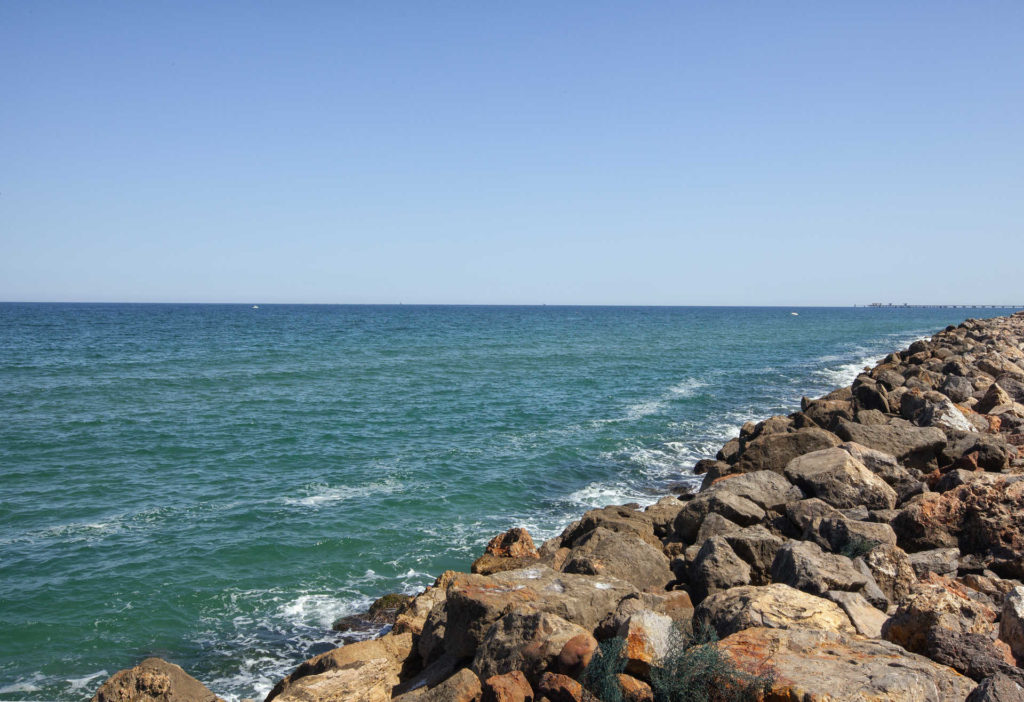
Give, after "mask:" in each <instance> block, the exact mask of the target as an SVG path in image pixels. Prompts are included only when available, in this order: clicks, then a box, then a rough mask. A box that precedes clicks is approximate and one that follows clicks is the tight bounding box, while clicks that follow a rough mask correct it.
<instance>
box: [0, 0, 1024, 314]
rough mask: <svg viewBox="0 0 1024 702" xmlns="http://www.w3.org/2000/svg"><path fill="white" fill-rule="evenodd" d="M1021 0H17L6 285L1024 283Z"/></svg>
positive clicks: (144, 294)
mask: <svg viewBox="0 0 1024 702" xmlns="http://www.w3.org/2000/svg"><path fill="white" fill-rule="evenodd" d="M1021 37H1024V3H1021V2H1019V0H1014V1H1013V2H985V1H982V2H968V1H965V2H956V3H954V2H943V1H940V0H931V1H929V2H892V1H891V0H885V1H882V2H871V1H858V2H847V3H835V2H820V1H814V2H812V1H808V2H800V1H796V0H794V1H788V2H715V3H708V2H668V3H663V2H656V1H653V0H652V1H650V2H617V3H612V2H602V1H600V0H597V1H589V0H588V1H587V2H583V1H580V2H561V3H552V2H516V3H491V2H479V1H476V2H462V3H456V2H430V3H424V2H406V3H402V2H357V1H355V0H353V1H352V2H326V1H325V2H303V1H297V2H238V3H232V2H217V3H209V2H196V3H189V2H178V1H176V2H167V1H153V2H137V1H135V0H133V1H131V2H124V3H117V2H95V3H83V2H78V1H74V2H46V1H45V0H40V1H33V2H4V3H0V80H2V86H3V88H2V92H0V300H6V301H139V302H159V301H177V302H241V303H274V302H310V303H398V302H403V303H407V304H412V303H458V304H621V305H634V304H652V305H852V304H864V303H869V302H875V301H879V302H897V303H903V302H907V303H912V304H932V303H947V304H967V303H976V304H1014V305H1019V304H1024V275H1022V271H1024V264H1022V261H1024V40H1022V39H1021Z"/></svg>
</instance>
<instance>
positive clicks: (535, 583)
mask: <svg viewBox="0 0 1024 702" xmlns="http://www.w3.org/2000/svg"><path fill="white" fill-rule="evenodd" d="M636 592H637V589H636V588H635V587H634V586H633V585H631V584H629V583H627V582H625V581H623V580H619V579H618V578H613V577H610V576H605V575H602V576H597V577H595V576H587V575H578V574H575V573H559V572H556V571H554V570H552V569H551V568H548V567H546V566H536V567H534V568H527V569H524V570H512V571H505V572H502V573H496V574H494V575H490V576H482V575H470V574H465V573H460V574H456V575H454V576H453V577H452V579H451V582H450V584H449V585H448V589H447V600H446V604H445V610H446V624H445V629H444V637H443V640H444V649H445V651H447V653H448V654H449V655H452V656H455V657H457V658H461V657H470V656H473V655H475V653H476V649H477V646H479V644H480V642H482V641H483V639H484V636H485V635H486V634H487V631H488V630H489V629H490V628H491V626H492V625H493V624H494V622H496V621H498V619H499V618H500V617H501V616H503V615H504V614H505V613H506V612H509V611H511V610H512V609H513V608H514V607H515V606H517V605H519V606H521V605H526V606H528V607H532V608H534V609H536V610H538V611H541V612H548V613H550V614H554V615H557V616H559V617H561V618H562V619H565V620H566V621H569V622H572V623H573V624H578V625H579V626H581V627H583V628H584V629H586V630H587V631H593V630H594V629H595V628H596V627H597V625H598V624H599V623H600V622H601V620H602V619H604V618H605V617H606V616H607V615H608V614H610V613H611V612H613V611H614V610H615V606H616V605H617V604H618V603H619V601H620V600H621V599H622V598H624V597H626V596H627V595H632V594H636ZM424 631H426V629H425V630H424Z"/></svg>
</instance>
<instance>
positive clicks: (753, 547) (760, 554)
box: [725, 525, 784, 585]
mask: <svg viewBox="0 0 1024 702" xmlns="http://www.w3.org/2000/svg"><path fill="white" fill-rule="evenodd" d="M725 541H726V543H728V544H729V546H730V547H731V548H732V550H733V552H734V553H735V554H736V555H737V556H739V557H740V558H741V559H742V560H743V562H744V563H746V564H747V565H748V566H750V582H751V584H753V585H767V584H768V583H770V582H771V570H772V562H773V561H774V560H775V554H777V553H778V551H779V549H780V548H782V544H783V543H784V541H783V539H782V538H780V537H778V536H776V535H775V534H772V533H771V532H770V531H768V530H767V529H765V528H764V527H763V526H760V525H758V526H752V527H746V528H744V529H739V530H738V531H735V532H732V533H730V534H726V536H725Z"/></svg>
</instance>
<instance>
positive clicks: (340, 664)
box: [266, 633, 415, 702]
mask: <svg viewBox="0 0 1024 702" xmlns="http://www.w3.org/2000/svg"><path fill="white" fill-rule="evenodd" d="M412 652H413V638H412V634H409V633H404V634H387V635H385V636H381V637H380V638H377V639H370V640H367V641H358V642H356V643H350V644H347V645H345V646H342V647H341V648H335V649H332V650H330V651H326V652H324V653H321V654H320V655H318V656H314V657H313V658H310V659H309V660H306V661H304V662H302V663H301V664H299V666H298V667H297V668H296V669H295V670H294V671H292V673H291V675H289V676H288V677H286V678H284V679H283V680H281V681H279V682H278V683H277V685H275V686H274V689H273V690H271V691H270V694H269V695H267V698H266V702H270V700H274V699H277V700H279V702H292V701H297V702H316V701H318V700H325V701H326V700H330V699H332V698H338V699H349V698H351V699H363V698H365V699H366V700H377V699H380V700H390V699H391V690H392V688H394V687H395V686H397V685H398V684H399V682H400V678H401V677H405V676H407V675H409V674H410V673H412V672H414V670H413V668H414V666H415V657H414V656H412V655H411V654H412ZM360 695H361V696H362V697H360Z"/></svg>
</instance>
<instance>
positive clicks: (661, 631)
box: [618, 610, 674, 678]
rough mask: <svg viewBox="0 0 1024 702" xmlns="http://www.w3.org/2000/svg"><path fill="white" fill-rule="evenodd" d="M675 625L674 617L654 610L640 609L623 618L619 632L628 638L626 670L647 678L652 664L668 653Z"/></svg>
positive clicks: (625, 652) (624, 650)
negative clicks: (624, 619)
mask: <svg viewBox="0 0 1024 702" xmlns="http://www.w3.org/2000/svg"><path fill="white" fill-rule="evenodd" d="M673 626H674V623H673V621H672V619H671V618H669V617H667V616H665V615H664V614H658V613H657V612H652V611H651V610H640V611H639V612H636V613H635V614H633V615H631V616H630V617H629V619H627V620H626V621H625V622H623V623H622V626H621V627H619V631H618V635H619V636H620V637H622V639H623V640H624V641H625V647H624V649H623V655H624V656H625V658H626V672H628V673H630V674H632V675H636V676H639V677H641V678H648V677H649V675H650V672H651V666H653V665H655V664H656V663H658V662H659V661H660V660H661V659H662V658H664V657H665V654H666V653H668V650H669V645H670V643H671V641H672V632H673Z"/></svg>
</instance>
